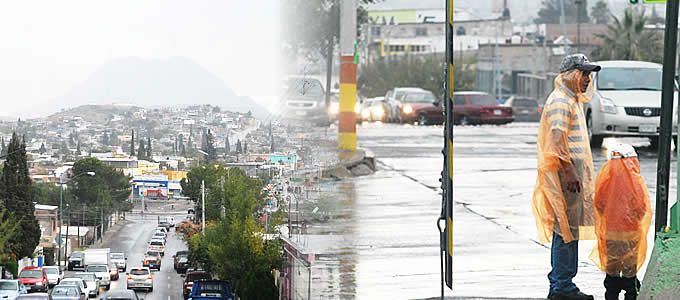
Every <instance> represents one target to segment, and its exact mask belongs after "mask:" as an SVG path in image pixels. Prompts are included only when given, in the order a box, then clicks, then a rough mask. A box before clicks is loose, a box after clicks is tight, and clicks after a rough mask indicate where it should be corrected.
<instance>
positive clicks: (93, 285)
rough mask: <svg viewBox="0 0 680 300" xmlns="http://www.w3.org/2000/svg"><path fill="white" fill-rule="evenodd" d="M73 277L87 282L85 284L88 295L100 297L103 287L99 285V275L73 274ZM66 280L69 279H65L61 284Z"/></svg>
mask: <svg viewBox="0 0 680 300" xmlns="http://www.w3.org/2000/svg"><path fill="white" fill-rule="evenodd" d="M72 277H75V278H80V279H82V280H85V283H86V284H87V286H86V288H87V293H88V295H90V296H95V297H96V296H99V288H100V287H101V285H100V284H99V280H98V279H97V275H95V274H94V273H88V272H78V273H75V274H73V275H72ZM66 279H68V278H64V279H63V280H62V281H61V282H64V281H65V280H66Z"/></svg>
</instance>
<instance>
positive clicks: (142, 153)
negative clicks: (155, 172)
mask: <svg viewBox="0 0 680 300" xmlns="http://www.w3.org/2000/svg"><path fill="white" fill-rule="evenodd" d="M146 154H147V152H146V147H145V146H144V140H143V139H139V147H138V148H137V158H138V159H139V160H147V159H148V158H147V157H146Z"/></svg>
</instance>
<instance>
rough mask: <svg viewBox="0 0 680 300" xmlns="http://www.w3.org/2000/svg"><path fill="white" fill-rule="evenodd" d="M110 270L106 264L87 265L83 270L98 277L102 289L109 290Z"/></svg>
mask: <svg viewBox="0 0 680 300" xmlns="http://www.w3.org/2000/svg"><path fill="white" fill-rule="evenodd" d="M110 271H111V270H109V266H107V265H88V266H87V268H85V272H88V273H94V275H95V276H97V279H99V285H100V286H103V287H104V289H106V290H109V289H110V288H111V272H110Z"/></svg>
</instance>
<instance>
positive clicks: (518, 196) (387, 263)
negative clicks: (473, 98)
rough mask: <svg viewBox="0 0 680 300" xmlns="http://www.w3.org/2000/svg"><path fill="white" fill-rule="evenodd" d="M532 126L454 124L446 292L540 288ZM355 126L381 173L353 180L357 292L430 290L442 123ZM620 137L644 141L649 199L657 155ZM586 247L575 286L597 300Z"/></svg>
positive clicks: (595, 273) (598, 277) (380, 295)
mask: <svg viewBox="0 0 680 300" xmlns="http://www.w3.org/2000/svg"><path fill="white" fill-rule="evenodd" d="M537 131H538V127H537V124H531V123H516V124H510V125H507V126H500V127H499V126H471V127H457V128H456V129H455V135H456V138H455V141H454V142H455V179H454V186H455V200H456V212H455V220H454V239H455V242H454V248H455V250H454V251H455V258H454V269H455V272H454V288H453V291H452V292H451V291H448V290H447V293H446V295H448V296H456V297H468V296H469V297H510V298H513V297H517V298H541V297H543V298H544V297H545V296H546V295H547V293H548V280H547V277H546V275H547V273H548V271H549V268H550V255H549V245H542V244H540V243H538V242H536V240H535V239H536V237H535V236H536V230H535V225H534V219H533V216H532V213H531V195H532V192H533V187H534V182H535V179H536V133H537ZM357 132H358V136H359V145H360V147H364V148H367V149H370V150H371V151H373V152H374V153H375V155H376V158H377V161H378V167H379V170H378V171H377V172H376V173H375V174H374V175H371V176H366V177H361V178H357V179H354V183H355V187H354V195H355V197H356V199H355V203H354V206H353V207H352V210H353V212H354V214H353V217H352V219H353V221H352V222H353V223H354V226H352V227H353V234H352V237H351V239H353V240H354V242H355V243H356V247H354V248H355V249H358V250H357V251H358V253H357V254H356V272H355V273H354V276H355V281H354V284H355V285H356V295H357V297H358V298H360V299H389V298H392V299H405V298H409V299H412V298H428V297H436V296H438V295H439V280H440V277H439V276H440V275H439V253H438V247H439V241H438V234H437V228H436V225H435V221H436V219H437V217H438V216H439V212H440V209H441V208H440V204H441V195H440V193H439V182H438V178H439V174H440V171H441V167H442V155H441V154H440V150H441V148H442V127H440V126H430V127H418V126H411V125H394V124H364V125H363V126H361V127H360V128H358V129H357ZM625 142H628V143H633V144H634V145H636V146H642V147H641V148H638V151H639V153H640V161H641V167H642V172H643V175H644V176H645V178H646V179H647V183H648V185H649V188H650V192H651V193H652V194H651V195H650V198H651V199H652V201H654V200H653V199H654V197H655V195H654V192H655V182H656V154H655V152H654V151H652V150H650V149H647V148H646V145H647V141H646V140H641V139H627V140H625ZM594 156H595V158H594V160H595V164H596V168H599V167H600V166H601V165H602V163H603V162H604V161H605V160H606V158H605V156H604V155H603V152H602V151H594ZM674 172H675V171H674V168H673V171H672V174H675V173H674ZM674 180H675V175H673V177H672V178H671V182H674ZM393 187H399V188H393ZM674 198H675V190H671V199H674ZM650 237H651V236H650ZM592 246H593V242H591V241H582V242H581V243H580V253H579V260H580V263H579V274H578V276H577V277H576V283H577V284H578V285H579V286H580V287H581V289H582V290H583V291H585V292H587V293H592V294H595V295H596V297H599V298H602V297H603V294H604V288H603V287H602V280H603V279H604V274H603V273H602V272H600V271H599V270H598V269H597V268H596V267H595V266H594V264H593V263H592V262H591V261H590V260H589V259H588V255H589V254H590V251H591V249H592ZM650 248H651V247H650Z"/></svg>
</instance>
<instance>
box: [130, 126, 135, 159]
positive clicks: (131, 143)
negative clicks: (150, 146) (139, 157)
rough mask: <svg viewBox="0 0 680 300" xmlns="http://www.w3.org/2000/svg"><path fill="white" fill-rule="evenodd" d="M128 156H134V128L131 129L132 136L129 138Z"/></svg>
mask: <svg viewBox="0 0 680 300" xmlns="http://www.w3.org/2000/svg"><path fill="white" fill-rule="evenodd" d="M130 156H135V130H134V129H132V138H131V139H130Z"/></svg>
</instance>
